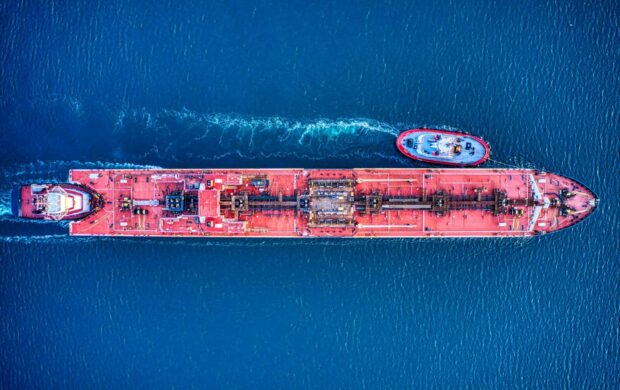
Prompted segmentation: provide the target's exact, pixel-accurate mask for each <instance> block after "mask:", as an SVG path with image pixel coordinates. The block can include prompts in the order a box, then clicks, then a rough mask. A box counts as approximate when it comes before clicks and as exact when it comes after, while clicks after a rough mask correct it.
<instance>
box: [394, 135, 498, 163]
mask: <svg viewBox="0 0 620 390" xmlns="http://www.w3.org/2000/svg"><path fill="white" fill-rule="evenodd" d="M396 147H397V148H398V150H400V152H401V153H402V154H404V155H405V156H407V157H409V158H411V159H413V160H418V161H422V162H426V163H430V164H441V165H451V166H458V167H470V166H476V165H480V164H482V163H484V162H485V161H487V160H488V159H489V156H490V155H491V148H490V147H489V144H488V143H487V142H486V141H484V140H483V139H482V138H480V137H476V136H473V135H470V134H467V133H461V132H457V131H448V130H436V129H411V130H406V131H404V132H402V133H401V134H400V135H399V136H398V139H397V140H396Z"/></svg>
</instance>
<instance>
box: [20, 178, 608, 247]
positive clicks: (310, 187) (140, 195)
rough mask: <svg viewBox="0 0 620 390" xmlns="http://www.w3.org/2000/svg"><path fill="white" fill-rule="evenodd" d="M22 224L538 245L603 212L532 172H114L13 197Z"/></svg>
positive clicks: (559, 182)
mask: <svg viewBox="0 0 620 390" xmlns="http://www.w3.org/2000/svg"><path fill="white" fill-rule="evenodd" d="M12 202H13V205H12V206H13V212H14V213H15V215H17V216H19V217H22V218H33V219H45V220H70V221H71V223H70V224H69V233H70V234H71V235H74V236H157V237H527V236H533V235H538V234H545V233H550V232H554V231H557V230H561V229H564V228H567V227H569V226H572V225H574V224H576V223H578V222H580V221H582V220H583V219H585V218H586V217H587V216H588V215H590V214H591V213H592V212H593V211H594V210H595V208H596V206H597V202H598V200H597V198H596V195H595V194H594V193H593V192H592V191H590V190H589V189H588V188H586V187H585V186H584V185H582V184H580V183H578V182H577V181H575V180H572V179H569V178H566V177H563V176H559V175H556V174H552V173H547V172H541V171H535V170H530V169H479V168H476V169H462V168H455V169H130V170H126V169H104V170H72V171H70V172H69V180H68V183H64V184H32V185H25V186H22V187H18V188H16V189H15V190H14V191H13V201H12Z"/></svg>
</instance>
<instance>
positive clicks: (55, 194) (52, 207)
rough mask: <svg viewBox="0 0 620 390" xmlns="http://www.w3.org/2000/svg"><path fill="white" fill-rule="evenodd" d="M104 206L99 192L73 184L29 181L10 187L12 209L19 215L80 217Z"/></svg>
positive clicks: (61, 218) (31, 216)
mask: <svg viewBox="0 0 620 390" xmlns="http://www.w3.org/2000/svg"><path fill="white" fill-rule="evenodd" d="M102 206H103V199H102V198H101V196H100V195H99V194H96V193H93V192H91V191H89V190H87V189H86V188H84V187H82V186H79V185H75V184H66V183H64V184H31V185H25V186H21V187H16V188H15V189H13V194H12V211H13V214H15V216H17V217H21V218H29V219H44V220H52V221H61V220H78V219H82V218H84V217H86V216H88V215H90V214H92V213H93V212H95V211H97V210H98V209H100V208H101V207H102Z"/></svg>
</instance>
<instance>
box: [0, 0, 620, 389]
mask: <svg viewBox="0 0 620 390" xmlns="http://www.w3.org/2000/svg"><path fill="white" fill-rule="evenodd" d="M0 21H1V23H0V91H1V93H0V145H1V147H2V152H1V153H0V381H1V382H0V383H1V385H0V387H1V388H7V389H8V388H135V387H141V388H170V387H177V388H191V387H195V388H445V387H458V388H460V387H475V388H504V387H518V388H533V387H537V388H541V387H552V388H558V387H563V388H618V387H619V386H620V291H619V290H620V288H619V286H620V263H619V260H620V259H619V252H620V251H619V249H620V242H619V239H620V224H619V222H618V221H619V218H620V212H619V211H618V205H619V204H620V202H619V201H620V197H619V196H618V192H619V191H620V185H619V183H620V179H619V177H620V176H619V175H618V174H619V168H620V161H619V157H618V151H619V150H620V142H619V141H620V137H619V134H620V133H619V131H618V128H619V125H620V121H619V117H618V115H619V109H620V83H619V78H618V74H619V71H620V68H619V64H620V7H618V4H617V3H616V2H614V1H560V0H557V1H539V0H524V1H519V2H515V1H513V2H499V1H485V0H470V1H463V2H456V1H436V0H434V1H431V0H424V1H345V0H342V1H315V2H311V1H297V0H293V1H282V2H277V1H262V2H255V1H247V0H236V1H228V2H221V1H182V2H177V1H158V2H146V1H132V2H129V1H127V2H118V1H84V0H74V1H51V0H50V1H24V0H16V1H3V2H2V3H1V4H0ZM416 125H433V126H442V127H446V128H451V127H454V128H460V129H464V130H469V131H471V132H473V133H476V134H480V135H482V136H483V137H485V138H486V139H487V140H489V141H490V143H491V144H492V147H493V156H492V157H493V159H494V160H495V162H493V163H492V164H491V165H493V164H495V165H496V166H503V165H502V164H501V163H500V161H501V162H502V163H504V164H509V165H517V166H522V167H535V168H540V169H545V170H549V171H553V172H557V173H560V174H564V175H566V176H569V177H573V178H575V179H577V180H580V181H582V182H583V183H584V184H586V185H588V186H589V187H590V188H591V189H592V190H594V191H595V192H596V193H597V194H598V196H599V197H600V198H601V204H600V206H599V208H598V210H597V212H596V213H595V214H594V215H592V216H591V217H589V218H588V219H587V220H585V221H584V222H583V223H580V224H579V225H577V226H575V227H574V228H571V229H569V230H566V231H562V232H559V233H557V234H552V235H548V236H545V237H537V238H533V239H526V240H523V239H502V240H493V239H444V240H414V239H390V240H333V239H317V240H302V241H300V240H159V239H94V238H80V239H78V238H71V237H68V236H67V235H66V226H62V225H56V224H46V223H25V222H21V221H18V220H16V219H15V218H13V217H12V216H11V215H10V199H9V192H10V188H11V187H12V186H14V185H16V184H18V183H28V182H32V181H49V180H56V181H61V180H64V179H66V176H67V170H68V169H70V168H87V167H104V168H105V167H142V166H162V167H305V168H322V167H368V166H374V167H408V166H421V165H416V163H413V162H412V161H410V160H407V159H406V158H404V157H402V156H400V155H399V154H398V153H397V151H396V149H395V148H394V140H395V136H396V135H397V134H398V132H399V131H400V130H403V129H406V128H408V127H411V126H416Z"/></svg>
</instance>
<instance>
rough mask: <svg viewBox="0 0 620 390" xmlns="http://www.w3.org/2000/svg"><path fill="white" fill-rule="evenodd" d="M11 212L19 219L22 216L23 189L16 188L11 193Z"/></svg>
mask: <svg viewBox="0 0 620 390" xmlns="http://www.w3.org/2000/svg"><path fill="white" fill-rule="evenodd" d="M11 212H12V213H13V215H14V216H15V217H17V218H20V217H21V216H22V187H21V186H18V187H14V188H13V190H12V191H11Z"/></svg>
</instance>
